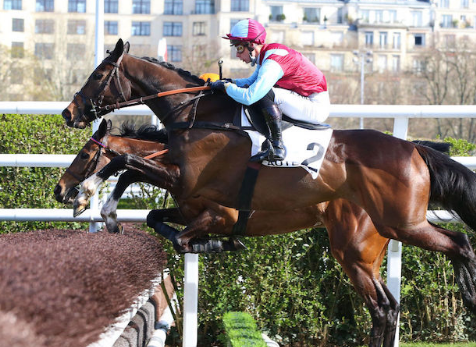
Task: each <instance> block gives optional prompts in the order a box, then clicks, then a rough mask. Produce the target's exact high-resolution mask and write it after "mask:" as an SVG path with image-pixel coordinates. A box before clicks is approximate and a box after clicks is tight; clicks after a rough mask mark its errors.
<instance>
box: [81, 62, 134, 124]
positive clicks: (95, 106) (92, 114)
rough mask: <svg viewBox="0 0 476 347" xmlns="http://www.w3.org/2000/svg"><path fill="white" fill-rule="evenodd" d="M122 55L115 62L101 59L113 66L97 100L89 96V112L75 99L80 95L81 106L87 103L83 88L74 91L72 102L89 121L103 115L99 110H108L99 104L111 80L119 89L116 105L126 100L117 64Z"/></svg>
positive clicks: (119, 63)
mask: <svg viewBox="0 0 476 347" xmlns="http://www.w3.org/2000/svg"><path fill="white" fill-rule="evenodd" d="M123 57H124V53H122V54H121V56H120V57H119V59H117V62H115V61H111V60H108V59H105V60H104V61H103V63H106V64H111V65H112V66H113V68H112V69H111V72H110V73H109V75H108V76H107V79H106V81H105V82H104V83H103V85H102V87H101V90H100V91H99V93H98V94H99V96H98V98H97V101H96V102H94V100H93V99H92V98H89V102H90V104H91V110H90V111H89V112H87V113H86V110H85V107H84V109H82V108H81V106H80V105H79V103H78V102H77V101H76V97H77V96H79V97H81V102H82V104H83V106H85V105H87V100H88V97H86V96H85V95H84V94H83V93H82V92H81V90H82V89H83V88H81V89H80V90H79V92H76V93H75V94H74V97H73V103H74V104H75V106H76V107H77V108H78V109H79V110H80V112H81V115H82V116H83V117H84V116H85V117H86V118H87V119H88V121H90V122H91V121H94V120H96V119H99V118H101V116H103V114H102V113H101V111H104V110H105V111H107V110H108V109H107V108H105V107H102V106H101V105H102V103H103V101H104V96H105V93H106V88H107V87H108V86H109V84H111V81H113V83H114V86H115V87H116V89H117V90H118V91H119V95H118V96H117V97H116V105H118V104H119V103H120V102H121V101H126V96H125V94H124V90H123V88H122V84H121V81H120V77H119V66H120V65H121V62H122V58H123Z"/></svg>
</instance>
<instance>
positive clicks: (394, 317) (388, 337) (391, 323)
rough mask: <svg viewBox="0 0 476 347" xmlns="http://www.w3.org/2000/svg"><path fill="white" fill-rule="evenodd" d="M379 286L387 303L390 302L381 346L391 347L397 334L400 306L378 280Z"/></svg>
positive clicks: (384, 285)
mask: <svg viewBox="0 0 476 347" xmlns="http://www.w3.org/2000/svg"><path fill="white" fill-rule="evenodd" d="M380 286H381V287H382V289H383V291H384V293H385V295H386V296H387V299H388V301H389V302H390V306H389V309H388V311H387V324H386V326H385V336H384V341H383V345H384V347H393V346H394V345H395V335H396V333H397V324H398V314H399V313H400V304H399V303H398V302H397V300H396V299H395V298H394V296H393V295H392V293H390V290H389V289H388V287H387V286H386V284H385V283H383V281H382V279H380Z"/></svg>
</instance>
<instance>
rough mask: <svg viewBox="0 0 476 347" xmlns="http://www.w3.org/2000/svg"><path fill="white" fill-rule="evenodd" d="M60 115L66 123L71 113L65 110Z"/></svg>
mask: <svg viewBox="0 0 476 347" xmlns="http://www.w3.org/2000/svg"><path fill="white" fill-rule="evenodd" d="M61 114H62V115H63V118H64V119H65V120H67V121H70V120H71V112H69V110H68V109H67V108H65V109H64V110H63V112H62V113H61Z"/></svg>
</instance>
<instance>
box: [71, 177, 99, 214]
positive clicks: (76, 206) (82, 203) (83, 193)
mask: <svg viewBox="0 0 476 347" xmlns="http://www.w3.org/2000/svg"><path fill="white" fill-rule="evenodd" d="M102 183H103V180H102V179H101V178H100V177H98V176H97V175H96V174H94V175H92V176H91V177H89V178H88V179H86V180H84V181H83V183H81V188H80V189H79V193H78V195H77V196H76V198H75V199H74V202H73V216H75V217H77V216H79V215H80V214H81V213H83V212H84V211H86V206H87V205H88V203H89V198H91V196H93V195H94V194H95V193H96V191H97V189H98V187H99V186H100V185H101V184H102Z"/></svg>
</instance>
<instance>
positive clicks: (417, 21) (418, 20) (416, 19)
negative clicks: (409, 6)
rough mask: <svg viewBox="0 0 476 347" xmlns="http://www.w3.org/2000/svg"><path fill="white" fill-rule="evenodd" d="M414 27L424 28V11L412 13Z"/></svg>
mask: <svg viewBox="0 0 476 347" xmlns="http://www.w3.org/2000/svg"><path fill="white" fill-rule="evenodd" d="M411 15H412V24H411V25H412V26H414V27H421V26H423V13H422V11H412V12H411Z"/></svg>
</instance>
